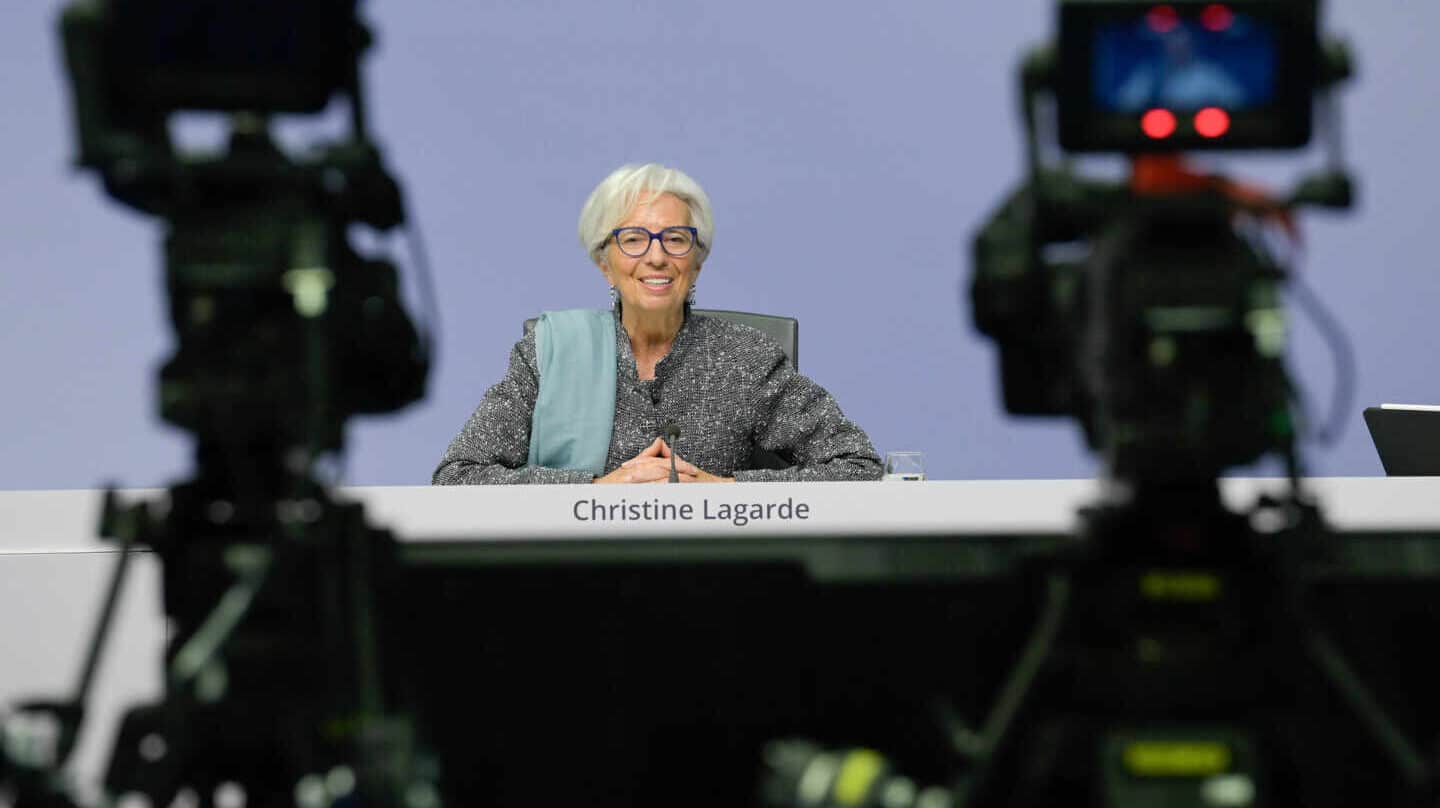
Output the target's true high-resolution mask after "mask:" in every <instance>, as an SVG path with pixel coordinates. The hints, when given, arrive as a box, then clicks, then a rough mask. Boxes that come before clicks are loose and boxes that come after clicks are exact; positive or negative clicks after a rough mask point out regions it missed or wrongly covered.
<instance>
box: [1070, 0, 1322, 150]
mask: <svg viewBox="0 0 1440 808" xmlns="http://www.w3.org/2000/svg"><path fill="white" fill-rule="evenodd" d="M1059 30H1060V48H1059V62H1060V65H1059V66H1060V70H1059V79H1058V85H1057V93H1058V107H1059V117H1060V145H1061V147H1062V148H1064V149H1066V150H1067V151H1074V152H1126V153H1135V152H1173V151H1190V150H1198V149H1261V148H1274V149H1288V148H1298V147H1301V146H1304V145H1305V144H1306V143H1308V142H1309V140H1310V123H1311V122H1310V116H1311V95H1312V92H1313V89H1314V84H1315V78H1316V75H1317V70H1316V58H1317V52H1318V46H1317V44H1316V43H1317V30H1316V21H1315V6H1314V0H1288V1H1287V0H1240V1H1239V2H1230V3H1215V2H1170V3H1153V2H1151V3H1137V2H1128V1H1127V0H1119V1H1116V0H1066V2H1062V3H1061V5H1060V25H1059Z"/></svg>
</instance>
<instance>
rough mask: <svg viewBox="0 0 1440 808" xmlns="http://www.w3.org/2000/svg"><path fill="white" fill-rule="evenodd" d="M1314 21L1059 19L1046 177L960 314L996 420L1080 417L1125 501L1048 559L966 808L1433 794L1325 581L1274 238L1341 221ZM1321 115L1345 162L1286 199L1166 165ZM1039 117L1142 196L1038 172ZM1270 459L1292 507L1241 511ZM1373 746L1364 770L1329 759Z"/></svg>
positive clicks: (1407, 728) (1066, 174)
mask: <svg viewBox="0 0 1440 808" xmlns="http://www.w3.org/2000/svg"><path fill="white" fill-rule="evenodd" d="M1318 13H1319V8H1318V0H1247V1H1244V2H1229V3H1213V2H1174V3H1136V2H1113V1H1111V0H1061V2H1060V3H1059V15H1058V16H1059V25H1060V31H1059V36H1058V51H1057V50H1053V49H1048V48H1047V49H1041V50H1039V51H1037V52H1035V53H1033V54H1032V55H1031V56H1030V58H1029V59H1027V60H1026V62H1025V64H1024V67H1023V69H1022V71H1021V83H1020V84H1021V95H1022V109H1023V111H1024V122H1025V138H1026V175H1027V176H1026V179H1025V181H1024V183H1023V184H1022V186H1021V187H1020V188H1019V189H1018V190H1017V191H1015V192H1014V193H1013V194H1012V195H1011V196H1010V197H1009V198H1008V199H1007V200H1006V201H1005V202H1004V203H1003V204H1002V205H1001V207H1000V209H999V210H998V211H997V212H996V213H995V214H994V216H993V217H992V218H991V219H990V220H989V221H988V222H986V224H985V225H984V227H983V228H982V229H981V230H980V232H979V233H978V235H977V236H976V238H975V244H974V272H973V275H972V278H971V286H970V293H971V294H970V302H971V305H972V309H973V313H974V319H975V324H976V327H977V328H978V329H979V330H980V331H981V332H982V333H984V334H985V335H987V336H989V337H991V338H992V339H994V340H995V343H996V346H997V348H998V350H999V356H1000V366H1001V376H1002V387H1003V393H1004V402H1005V407H1006V409H1007V410H1008V411H1010V412H1012V413H1015V414H1018V415H1068V416H1072V417H1074V418H1076V419H1077V420H1078V421H1079V422H1080V424H1081V425H1082V427H1083V429H1084V433H1085V436H1086V439H1087V441H1088V443H1089V445H1090V447H1091V449H1092V450H1093V451H1095V452H1096V453H1097V454H1098V455H1099V457H1100V458H1101V461H1102V465H1103V480H1102V482H1103V484H1104V489H1105V494H1104V495H1103V496H1102V498H1101V499H1100V501H1098V502H1096V503H1094V504H1093V505H1092V506H1090V507H1088V508H1086V509H1085V510H1084V511H1083V512H1082V524H1083V529H1082V535H1081V538H1082V539H1083V540H1084V541H1083V543H1082V544H1081V545H1080V546H1078V547H1077V548H1075V549H1074V550H1073V551H1072V552H1067V553H1063V554H1054V555H1052V556H1050V557H1048V558H1040V559H1037V560H1036V561H1035V562H1034V563H1033V565H1032V567H1031V570H1030V579H1031V581H1032V583H1033V585H1034V587H1035V591H1037V592H1038V593H1042V596H1043V602H1044V605H1043V606H1042V608H1041V612H1040V617H1039V619H1038V620H1037V623H1036V628H1035V629H1034V633H1033V635H1032V637H1031V639H1030V641H1029V645H1028V646H1027V648H1026V650H1025V652H1024V653H1023V654H1022V655H1021V657H1020V659H1019V661H1018V662H1017V663H1016V665H1015V668H1014V670H1013V672H1012V674H1011V676H1010V678H1009V680H1008V681H1007V683H1006V684H1005V686H1004V687H1002V689H1001V691H1000V694H999V696H998V697H997V699H996V701H995V703H994V705H993V707H992V709H991V710H990V712H989V716H988V718H987V719H986V721H985V722H984V723H983V725H982V727H981V729H980V730H979V731H978V732H977V733H976V734H975V736H974V739H973V743H972V744H971V747H972V748H971V754H969V755H968V758H969V761H970V763H971V767H970V769H969V770H968V771H967V773H966V774H965V776H964V777H962V778H961V779H960V781H959V784H958V785H957V788H956V792H955V797H956V800H957V802H958V803H960V804H965V805H972V804H973V805H1012V806H1013V805H1053V804H1058V803H1060V802H1066V803H1069V804H1079V805H1095V806H1129V805H1162V804H1163V805H1236V806H1243V805H1272V806H1273V805H1296V806H1299V805H1306V806H1316V805H1348V804H1353V800H1354V799H1356V798H1357V797H1355V796H1353V794H1354V792H1352V791H1351V789H1352V788H1354V787H1355V785H1356V784H1359V783H1366V784H1368V785H1366V786H1364V787H1363V789H1369V790H1372V792H1373V793H1372V795H1371V796H1370V797H1368V798H1366V799H1367V800H1368V801H1370V802H1371V803H1372V804H1387V805H1429V804H1431V803H1432V801H1433V800H1434V799H1435V781H1434V778H1435V763H1436V762H1435V761H1433V760H1431V759H1430V755H1429V753H1428V752H1427V751H1425V747H1424V746H1422V745H1421V744H1419V743H1418V742H1417V741H1416V740H1413V739H1412V738H1413V737H1414V734H1415V733H1416V732H1421V733H1425V734H1424V735H1421V737H1422V738H1425V739H1426V740H1428V737H1426V736H1427V735H1430V734H1434V733H1435V731H1436V727H1435V725H1434V724H1433V723H1427V724H1423V725H1418V726H1417V725H1414V724H1409V725H1406V723H1405V722H1403V721H1402V720H1401V719H1400V718H1399V716H1398V714H1397V711H1396V705H1395V704H1394V703H1393V702H1392V703H1388V704H1387V703H1385V701H1384V700H1383V699H1381V698H1380V697H1378V696H1377V693H1376V691H1375V690H1374V689H1373V683H1374V682H1378V681H1385V680H1387V679H1388V678H1389V673H1388V671H1384V670H1383V669H1382V670H1380V671H1376V670H1375V669H1373V668H1372V669H1371V671H1370V673H1371V675H1372V676H1374V677H1375V678H1374V679H1367V678H1366V677H1362V676H1360V675H1359V673H1358V672H1357V669H1356V667H1355V666H1354V665H1353V664H1352V662H1351V661H1350V660H1349V659H1347V657H1346V655H1345V654H1343V653H1341V651H1340V647H1339V646H1338V645H1337V644H1336V643H1335V641H1334V640H1333V639H1332V637H1331V629H1330V627H1329V626H1328V625H1327V623H1326V621H1325V620H1323V619H1321V618H1320V613H1321V612H1322V611H1323V609H1322V608H1321V606H1322V602H1321V600H1320V599H1319V597H1318V592H1319V591H1321V588H1317V587H1316V586H1315V583H1316V581H1315V579H1314V578H1313V576H1312V575H1311V574H1310V573H1309V571H1311V570H1314V569H1316V568H1324V567H1325V566H1327V565H1329V564H1333V563H1334V554H1335V552H1336V550H1335V547H1336V542H1337V540H1336V539H1335V537H1333V536H1330V535H1329V534H1328V531H1327V529H1326V527H1325V525H1324V524H1323V521H1322V519H1321V516H1320V512H1319V509H1318V508H1317V507H1316V505H1315V504H1314V503H1313V502H1311V501H1310V499H1309V498H1308V497H1307V496H1306V494H1305V492H1304V491H1303V490H1301V487H1300V477H1301V464H1300V459H1299V456H1298V451H1297V441H1298V437H1299V432H1300V431H1301V428H1302V426H1303V424H1302V423H1301V421H1300V419H1299V418H1298V417H1297V416H1296V415H1295V412H1296V410H1297V408H1298V405H1297V403H1296V401H1295V399H1296V394H1295V392H1294V390H1293V389H1292V385H1291V382H1290V380H1289V377H1288V374H1287V372H1286V369H1285V363H1284V360H1285V346H1286V320H1285V316H1284V312H1283V309H1282V294H1283V289H1284V286H1285V284H1286V283H1287V280H1288V274H1289V269H1288V267H1287V266H1286V262H1285V258H1284V256H1283V255H1280V254H1277V252H1276V250H1275V249H1274V246H1275V240H1274V239H1273V238H1271V239H1270V240H1267V236H1273V235H1274V234H1275V233H1279V232H1281V231H1285V230H1287V229H1289V228H1290V227H1292V226H1293V225H1292V222H1291V216H1292V213H1293V211H1294V210H1296V209H1297V208H1300V207H1302V206H1306V205H1319V206H1326V207H1333V208H1344V207H1347V206H1348V205H1349V204H1350V201H1351V184H1350V180H1349V177H1348V175H1347V174H1346V172H1345V169H1344V167H1343V165H1342V163H1341V158H1340V153H1339V147H1338V135H1337V134H1336V132H1334V131H1333V128H1334V127H1336V126H1338V121H1336V120H1334V118H1333V110H1332V107H1331V106H1330V100H1329V99H1330V93H1331V91H1332V89H1333V87H1334V86H1335V85H1336V84H1337V83H1338V82H1339V81H1340V80H1342V79H1344V78H1346V77H1347V76H1348V74H1349V72H1350V67H1349V60H1348V56H1347V55H1346V52H1345V50H1344V48H1343V47H1342V46H1341V45H1339V44H1338V43H1334V42H1329V41H1326V42H1322V40H1321V38H1320V36H1319V34H1318V23H1317V19H1318ZM1312 97H1313V98H1314V100H1315V102H1316V108H1318V109H1321V110H1324V111H1326V112H1327V113H1330V114H1331V117H1329V118H1326V119H1323V120H1322V125H1323V128H1322V132H1323V133H1324V134H1325V135H1327V136H1330V137H1329V138H1328V139H1327V141H1326V145H1327V146H1328V155H1327V156H1328V158H1329V160H1328V165H1327V166H1326V168H1325V169H1324V170H1323V171H1322V172H1320V173H1319V174H1317V175H1315V176H1313V177H1310V178H1308V179H1306V180H1305V181H1303V182H1302V183H1300V185H1299V186H1298V187H1297V189H1296V190H1295V191H1294V192H1292V193H1290V194H1288V195H1287V196H1285V197H1283V198H1274V197H1271V196H1269V195H1267V194H1264V193H1262V192H1259V191H1257V190H1255V189H1253V188H1250V187H1248V186H1245V185H1242V184H1239V183H1236V182H1233V181H1231V180H1229V179H1227V178H1224V177H1219V176H1213V175H1208V174H1205V173H1202V172H1197V171H1193V170H1191V169H1190V168H1188V167H1187V165H1186V164H1185V162H1184V161H1183V160H1182V158H1181V157H1180V156H1179V155H1178V154H1176V153H1175V152H1177V151H1179V150H1184V149H1194V148H1207V149H1240V148H1255V147H1276V148H1288V147H1299V146H1302V145H1304V144H1305V143H1306V142H1308V140H1309V137H1310V132H1311V127H1310V118H1311V113H1312V103H1311V101H1312ZM1051 99H1053V101H1054V104H1053V109H1054V111H1055V114H1054V116H1053V118H1049V117H1047V116H1046V112H1045V107H1044V103H1043V102H1044V101H1046V100H1051ZM1046 124H1054V125H1055V127H1056V128H1055V130H1054V131H1056V132H1057V134H1058V140H1059V144H1060V146H1061V147H1062V148H1065V149H1068V150H1071V151H1111V152H1120V153H1124V154H1128V155H1130V158H1131V164H1132V173H1131V177H1130V179H1129V181H1128V182H1126V183H1114V182H1103V181H1096V180H1091V179H1088V178H1085V177H1083V176H1081V175H1079V174H1077V173H1075V172H1074V170H1073V169H1072V168H1071V167H1070V164H1069V163H1068V162H1067V163H1061V164H1059V165H1046V164H1045V162H1044V161H1043V160H1042V159H1041V153H1042V145H1043V144H1042V143H1041V135H1042V132H1043V131H1045V130H1044V127H1045V125H1046ZM1265 458H1274V459H1278V460H1279V461H1280V462H1281V463H1282V464H1283V465H1284V468H1285V469H1286V470H1287V472H1288V474H1289V477H1290V479H1291V490H1290V492H1289V493H1288V494H1287V495H1286V496H1284V497H1281V498H1279V499H1277V500H1275V501H1262V502H1259V503H1256V504H1255V505H1254V506H1252V507H1251V508H1249V509H1246V510H1242V511H1234V510H1232V509H1230V508H1229V507H1227V506H1226V505H1225V504H1223V503H1222V502H1221V500H1220V497H1219V492H1218V486H1217V483H1216V480H1217V477H1218V476H1219V475H1221V474H1222V473H1224V472H1225V471H1226V470H1228V469H1232V468H1235V467H1238V466H1246V465H1250V464H1253V463H1255V462H1257V461H1260V460H1262V459H1265ZM1394 664H1396V665H1404V664H1407V663H1406V662H1403V661H1401V660H1395V661H1394ZM1356 737H1359V738H1361V739H1363V741H1364V742H1365V743H1367V744H1369V745H1370V747H1371V749H1372V750H1373V751H1372V754H1370V755H1369V756H1368V757H1369V762H1368V763H1366V764H1364V765H1363V766H1360V765H1358V764H1355V765H1349V766H1341V767H1340V768H1339V769H1336V768H1335V766H1336V765H1337V764H1338V762H1339V761H1341V760H1344V759H1346V755H1345V754H1341V753H1337V751H1336V750H1338V749H1341V748H1344V747H1346V746H1348V745H1350V744H1351V742H1352V741H1353V740H1354V739H1355V738H1356ZM1377 783H1383V784H1384V786H1385V787H1383V788H1380V787H1378V786H1377V785H1376V784H1377ZM1342 795H1347V796H1342Z"/></svg>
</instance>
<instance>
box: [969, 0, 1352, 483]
mask: <svg viewBox="0 0 1440 808" xmlns="http://www.w3.org/2000/svg"><path fill="white" fill-rule="evenodd" d="M1058 22H1059V33H1058V37H1057V43H1058V44H1057V46H1055V47H1052V48H1045V49H1042V50H1040V51H1038V52H1036V53H1035V54H1033V55H1032V56H1031V58H1030V59H1029V60H1028V61H1027V62H1026V64H1025V66H1024V68H1023V70H1022V73H1021V82H1020V85H1021V89H1022V94H1023V102H1024V103H1023V109H1024V112H1025V125H1026V131H1025V135H1026V144H1027V157H1028V164H1027V171H1028V177H1027V179H1026V181H1025V182H1024V184H1022V186H1021V187H1020V188H1018V189H1017V190H1016V191H1015V192H1014V193H1012V195H1011V196H1010V197H1009V198H1008V199H1007V200H1005V201H1004V202H1003V203H1002V204H1001V206H1000V208H999V209H998V210H997V211H996V212H995V213H994V214H993V215H992V217H991V218H990V219H989V221H987V222H986V224H985V225H984V226H983V227H982V228H981V230H980V231H979V232H978V233H977V234H976V236H975V239H974V242H973V250H974V252H973V267H974V271H973V274H972V277H971V284H970V289H969V291H970V302H971V307H972V311H973V314H974V321H975V325H976V327H977V329H978V330H979V331H980V332H981V333H983V334H985V335H987V336H989V337H991V338H992V339H994V340H995V342H996V344H997V347H998V349H999V360H1000V361H999V364H1000V371H1001V381H1002V389H1003V394H1004V404H1005V408H1006V410H1007V411H1009V412H1011V413H1014V414H1017V415H1068V416H1073V417H1075V418H1076V419H1077V420H1078V421H1079V422H1080V424H1081V426H1082V427H1083V429H1084V432H1085V435H1086V439H1087V441H1088V443H1089V446H1090V447H1091V449H1092V450H1093V451H1095V452H1096V453H1097V454H1099V455H1100V456H1101V457H1102V459H1103V461H1104V463H1105V466H1106V470H1107V473H1108V474H1109V475H1110V476H1111V477H1115V478H1122V479H1125V480H1129V481H1132V482H1137V483H1145V484H1151V483H1159V484H1170V483H1174V482H1184V481H1194V482H1202V481H1209V480H1213V479H1214V478H1215V477H1216V476H1218V475H1219V474H1221V473H1222V472H1223V471H1224V470H1226V469H1228V468H1232V467H1235V466H1241V465H1246V464H1250V463H1253V462H1255V461H1257V460H1259V459H1260V458H1262V457H1264V456H1265V455H1267V454H1269V453H1272V452H1274V453H1279V454H1280V455H1282V456H1283V457H1284V458H1286V459H1287V460H1288V461H1293V460H1294V442H1295V436H1296V432H1297V431H1298V427H1297V424H1296V418H1295V416H1294V414H1293V400H1292V399H1293V395H1292V389H1291V385H1290V382H1289V380H1288V376H1287V374H1286V371H1285V366H1284V350H1285V342H1286V320H1285V316H1284V312H1283V309H1282V307H1281V298H1282V292H1283V287H1284V283H1285V281H1286V277H1287V268H1286V266H1285V263H1284V258H1283V255H1280V254H1278V253H1277V250H1276V249H1275V246H1276V245H1275V241H1276V240H1275V239H1274V238H1272V236H1273V235H1274V233H1275V231H1277V230H1281V229H1283V228H1284V227H1285V226H1287V225H1288V223H1289V215H1290V211H1291V210H1293V209H1294V208H1295V207H1297V206H1299V205H1300V204H1308V203H1316V204H1328V205H1332V206H1335V207H1344V206H1346V205H1348V204H1349V201H1350V199H1349V195H1350V190H1349V182H1348V177H1347V176H1346V175H1345V174H1344V172H1343V169H1340V168H1338V166H1332V167H1331V169H1330V171H1329V172H1328V173H1326V174H1324V175H1322V176H1321V177H1320V178H1319V179H1317V178H1309V179H1307V180H1306V181H1305V182H1303V183H1301V186H1300V190H1297V191H1296V192H1294V193H1293V194H1291V195H1290V196H1289V197H1285V198H1281V197H1275V196H1271V195H1269V194H1264V193H1261V192H1258V191H1256V190H1255V189H1253V188H1250V187H1248V186H1244V185H1241V184H1239V183H1235V182H1232V181H1231V180H1229V179H1228V178H1224V177H1219V176H1212V175H1206V174H1203V173H1199V172H1196V171H1193V170H1191V169H1189V168H1188V167H1187V166H1186V164H1185V163H1184V161H1183V159H1182V157H1181V156H1180V153H1181V152H1182V151H1189V150H1192V149H1204V150H1231V151H1234V150H1241V149H1255V148H1271V149H1295V148H1299V147H1301V146H1304V145H1305V144H1307V143H1308V142H1309V141H1310V139H1311V137H1312V124H1311V120H1312V117H1314V112H1315V109H1316V105H1315V104H1314V103H1313V101H1312V99H1313V98H1315V97H1318V96H1320V95H1322V94H1323V93H1324V92H1325V91H1326V90H1327V89H1328V87H1329V85H1331V84H1333V83H1334V82H1335V81H1338V80H1339V79H1340V78H1343V77H1344V76H1345V75H1346V74H1348V69H1349V68H1348V60H1347V59H1346V58H1345V56H1344V49H1343V48H1342V47H1340V46H1338V45H1336V46H1332V47H1330V48H1329V49H1327V48H1323V47H1322V46H1321V43H1320V41H1319V38H1318V34H1317V30H1318V29H1317V4H1316V2H1315V0H1243V1H1242V2H1234V3H1214V2H1172V3H1158V4H1157V3H1137V2H1132V1H1130V0H1062V2H1061V3H1060V4H1059V6H1058ZM1322 54H1325V55H1324V56H1323V58H1322ZM1045 97H1053V101H1054V103H1053V105H1051V106H1050V107H1049V108H1050V109H1053V110H1054V120H1053V124H1054V126H1053V130H1049V131H1054V132H1055V134H1056V136H1057V139H1058V145H1059V146H1060V148H1061V149H1062V150H1064V151H1066V152H1071V153H1094V152H1101V153H1118V154H1122V155H1126V156H1128V157H1129V158H1130V160H1131V168H1132V173H1131V176H1130V177H1129V178H1128V180H1125V181H1120V182H1113V181H1100V180H1092V179H1088V178H1085V177H1083V176H1080V175H1078V174H1077V173H1076V172H1075V171H1074V170H1072V169H1071V168H1070V166H1069V164H1068V163H1065V164H1061V165H1058V166H1048V165H1042V163H1041V159H1040V154H1041V151H1042V150H1041V148H1040V143H1039V132H1040V131H1042V129H1044V128H1045V127H1044V126H1043V123H1044V122H1043V121H1042V117H1043V114H1044V107H1043V105H1042V104H1041V99H1042V98H1045ZM1335 160H1336V161H1337V162H1338V157H1336V158H1335ZM1317 189H1319V191H1320V192H1319V193H1317V192H1316V191H1317Z"/></svg>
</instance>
